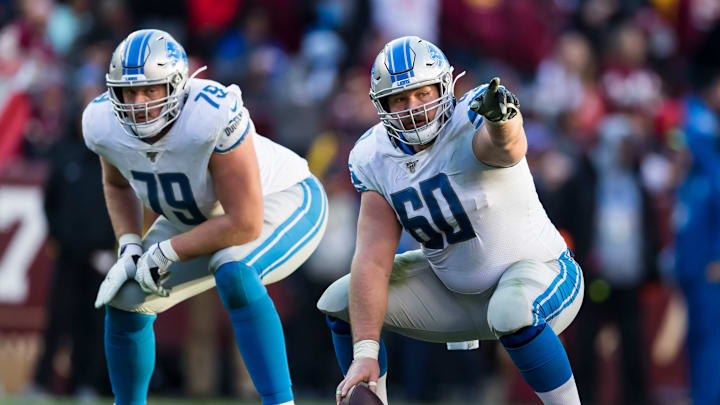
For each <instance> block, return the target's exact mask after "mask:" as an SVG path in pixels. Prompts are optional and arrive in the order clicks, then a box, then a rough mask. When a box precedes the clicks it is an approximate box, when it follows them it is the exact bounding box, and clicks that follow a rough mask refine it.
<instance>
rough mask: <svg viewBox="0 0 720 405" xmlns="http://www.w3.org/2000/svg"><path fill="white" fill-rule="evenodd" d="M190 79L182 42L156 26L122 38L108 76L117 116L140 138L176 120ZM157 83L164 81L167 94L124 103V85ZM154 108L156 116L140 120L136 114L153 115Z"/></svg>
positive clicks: (110, 93)
mask: <svg viewBox="0 0 720 405" xmlns="http://www.w3.org/2000/svg"><path fill="white" fill-rule="evenodd" d="M187 80H188V60H187V55H186V54H185V50H184V49H183V47H182V45H180V43H178V42H177V41H175V39H174V38H173V37H172V36H171V35H170V34H168V33H167V32H165V31H160V30H154V29H148V30H139V31H135V32H133V33H132V34H130V35H129V36H128V37H127V38H126V39H125V40H124V41H122V42H121V43H120V45H118V47H117V48H116V49H115V52H113V55H112V59H111V60H110V70H109V72H108V74H107V75H106V76H105V81H106V83H107V86H108V94H109V96H110V100H111V102H112V106H113V110H114V111H115V115H116V116H117V119H118V120H120V124H122V127H123V129H124V130H125V132H126V133H127V134H128V135H131V136H136V137H139V138H147V137H151V136H154V135H157V134H158V133H160V131H162V130H163V128H165V127H167V126H168V125H170V124H171V123H172V122H173V121H175V120H176V119H177V117H178V115H179V114H180V110H181V109H182V106H183V102H184V101H185V100H184V99H185V92H186V89H185V83H186V82H187ZM156 84H165V86H166V90H167V95H166V97H163V98H161V99H158V100H152V101H150V102H146V103H138V104H130V103H125V102H124V100H123V95H122V88H123V87H137V86H149V85H156ZM155 109H160V114H159V115H158V116H157V117H155V118H153V119H148V120H146V121H144V122H137V120H136V118H135V117H136V115H140V116H143V117H150V114H149V112H150V111H153V110H155ZM138 113H140V114H138Z"/></svg>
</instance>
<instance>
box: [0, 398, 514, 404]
mask: <svg viewBox="0 0 720 405" xmlns="http://www.w3.org/2000/svg"><path fill="white" fill-rule="evenodd" d="M0 404H1V405H111V404H112V398H101V399H99V400H97V401H93V402H81V401H78V400H75V399H71V398H69V399H66V398H62V399H60V398H58V399H48V400H27V399H22V398H5V397H0ZM258 404H260V401H259V400H258V401H247V400H232V399H218V400H214V399H192V400H188V399H182V398H152V397H151V398H150V399H149V400H148V405H258ZM296 404H297V405H334V404H335V402H333V401H304V400H298V401H296ZM423 404H424V405H429V403H427V402H425V403H423ZM461 404H462V403H459V402H435V403H432V405H461ZM393 405H410V403H408V402H393ZM483 405H500V404H483Z"/></svg>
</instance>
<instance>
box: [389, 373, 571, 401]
mask: <svg viewBox="0 0 720 405" xmlns="http://www.w3.org/2000/svg"><path fill="white" fill-rule="evenodd" d="M378 385H380V384H378ZM536 394H537V396H538V397H540V400H541V401H542V403H543V404H545V405H580V395H578V390H577V385H575V377H574V376H572V375H571V376H570V378H569V379H568V380H567V381H565V383H564V384H563V385H561V386H559V387H557V388H555V389H554V390H551V391H548V392H536Z"/></svg>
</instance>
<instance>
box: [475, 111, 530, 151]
mask: <svg viewBox="0 0 720 405" xmlns="http://www.w3.org/2000/svg"><path fill="white" fill-rule="evenodd" d="M485 129H486V130H487V132H488V135H489V138H490V142H491V143H492V145H493V146H494V147H495V148H497V149H499V150H504V151H508V152H509V151H512V149H513V148H515V147H516V145H517V143H518V142H522V141H523V140H524V139H525V130H524V129H523V119H522V115H521V114H520V113H519V112H518V114H517V115H516V116H515V117H514V118H512V119H510V120H508V121H507V122H505V123H502V124H496V123H494V122H491V121H487V120H486V121H485Z"/></svg>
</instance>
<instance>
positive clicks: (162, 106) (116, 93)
mask: <svg viewBox="0 0 720 405" xmlns="http://www.w3.org/2000/svg"><path fill="white" fill-rule="evenodd" d="M144 85H145V86H150V85H152V84H144ZM164 85H165V92H166V93H165V94H166V96H165V97H161V98H158V99H155V100H150V101H147V102H144V103H136V104H132V103H125V102H124V99H123V96H122V89H123V87H128V86H127V85H122V86H120V85H112V84H110V83H108V88H109V89H110V91H109V94H110V101H111V103H112V106H113V111H114V112H115V116H116V117H117V119H118V120H120V122H121V123H123V124H124V126H127V127H128V128H129V129H131V130H132V131H133V132H134V134H135V136H137V137H138V138H146V137H152V136H155V135H157V134H158V133H160V132H161V131H162V130H163V129H164V128H165V127H167V126H169V125H170V124H171V123H173V122H174V121H175V120H176V119H177V118H178V116H179V113H180V110H181V109H182V103H183V99H182V98H183V97H182V96H184V92H182V91H178V88H177V86H173V85H171V84H170V83H169V82H168V83H164ZM157 110H160V114H158V116H157V117H155V118H152V119H148V117H150V115H151V113H154V112H155V111H157ZM138 115H140V116H144V118H142V119H140V120H138Z"/></svg>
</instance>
